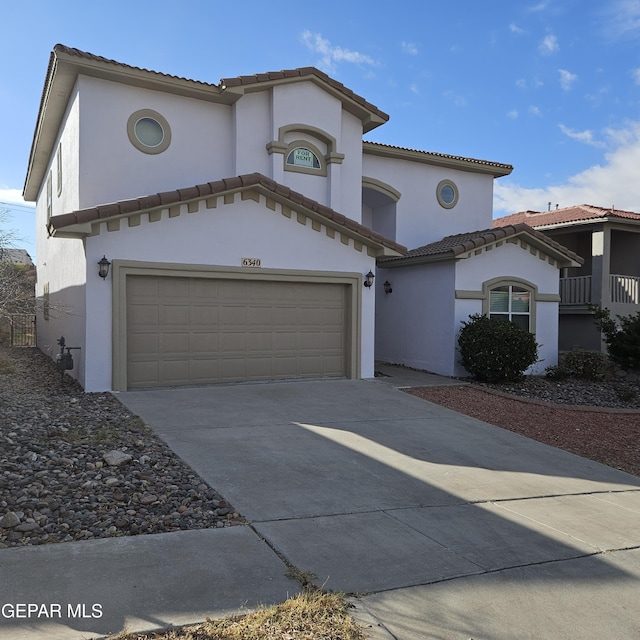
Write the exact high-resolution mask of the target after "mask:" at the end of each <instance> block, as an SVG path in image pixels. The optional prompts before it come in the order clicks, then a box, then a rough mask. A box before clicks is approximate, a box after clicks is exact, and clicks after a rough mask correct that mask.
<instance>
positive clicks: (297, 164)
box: [284, 139, 327, 176]
mask: <svg viewBox="0 0 640 640" xmlns="http://www.w3.org/2000/svg"><path fill="white" fill-rule="evenodd" d="M284 170H285V171H297V172H298V173H311V174H313V175H316V176H326V175H327V157H326V154H324V153H323V152H322V151H321V150H320V149H319V148H318V147H316V145H315V144H313V143H312V142H310V141H309V140H302V139H300V140H295V141H293V142H290V143H289V144H288V145H287V147H286V150H285V151H284Z"/></svg>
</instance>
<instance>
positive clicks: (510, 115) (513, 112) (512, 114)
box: [507, 109, 520, 120]
mask: <svg viewBox="0 0 640 640" xmlns="http://www.w3.org/2000/svg"><path fill="white" fill-rule="evenodd" d="M519 115H520V114H519V113H518V110H517V109H511V111H509V113H507V118H511V119H512V120H515V119H516V118H517V117H518V116H519Z"/></svg>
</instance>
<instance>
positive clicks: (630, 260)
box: [493, 204, 640, 351]
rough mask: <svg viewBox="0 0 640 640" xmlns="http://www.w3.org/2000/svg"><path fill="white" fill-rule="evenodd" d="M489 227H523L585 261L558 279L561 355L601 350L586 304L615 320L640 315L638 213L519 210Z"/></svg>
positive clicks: (591, 208) (584, 207)
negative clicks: (534, 230)
mask: <svg viewBox="0 0 640 640" xmlns="http://www.w3.org/2000/svg"><path fill="white" fill-rule="evenodd" d="M493 223H494V225H495V226H503V225H508V224H527V225H529V226H531V227H533V228H535V229H537V230H539V231H541V232H543V233H544V234H545V235H546V236H548V237H550V238H553V239H554V240H556V241H558V242H561V243H562V245H563V246H565V247H568V248H571V249H572V250H573V251H575V252H576V253H577V254H578V255H580V256H581V257H583V258H584V264H583V265H582V266H580V267H577V268H575V267H574V268H569V267H567V268H566V269H563V270H562V272H561V274H560V323H559V328H558V331H559V340H558V346H559V348H560V350H567V351H568V350H570V349H572V348H574V347H581V348H583V349H595V350H602V351H606V345H605V343H604V342H603V340H602V336H601V335H600V332H599V331H598V330H597V329H596V325H595V322H594V320H593V313H592V312H591V310H590V306H591V305H596V306H599V307H605V308H607V309H609V310H610V311H611V315H612V317H614V318H615V317H616V316H618V315H620V316H628V315H635V314H636V313H637V312H638V311H639V310H640V213H636V212H634V211H621V210H620V209H616V208H615V207H596V206H593V205H588V204H581V205H573V206H570V207H563V208H562V209H559V208H556V209H549V211H521V212H520V213H514V214H512V215H510V216H506V217H504V218H498V219H497V220H494V222H493Z"/></svg>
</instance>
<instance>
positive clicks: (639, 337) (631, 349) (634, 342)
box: [591, 306, 640, 369]
mask: <svg viewBox="0 0 640 640" xmlns="http://www.w3.org/2000/svg"><path fill="white" fill-rule="evenodd" d="M591 310H592V311H593V313H594V315H595V318H596V327H597V328H598V330H599V331H602V333H603V334H604V341H605V343H606V345H607V349H608V350H609V356H611V359H612V360H614V361H615V362H617V363H618V364H620V365H622V366H623V367H625V368H627V369H640V311H638V312H637V313H636V314H635V315H630V316H617V318H618V322H619V326H618V323H616V321H615V320H613V319H612V318H611V312H610V311H609V309H602V308H601V307H596V306H592V307H591Z"/></svg>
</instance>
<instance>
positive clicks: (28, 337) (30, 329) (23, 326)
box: [11, 313, 36, 347]
mask: <svg viewBox="0 0 640 640" xmlns="http://www.w3.org/2000/svg"><path fill="white" fill-rule="evenodd" d="M11 346H12V347H35V346H36V317H35V315H33V314H26V313H20V314H17V313H14V314H13V315H12V316H11Z"/></svg>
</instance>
